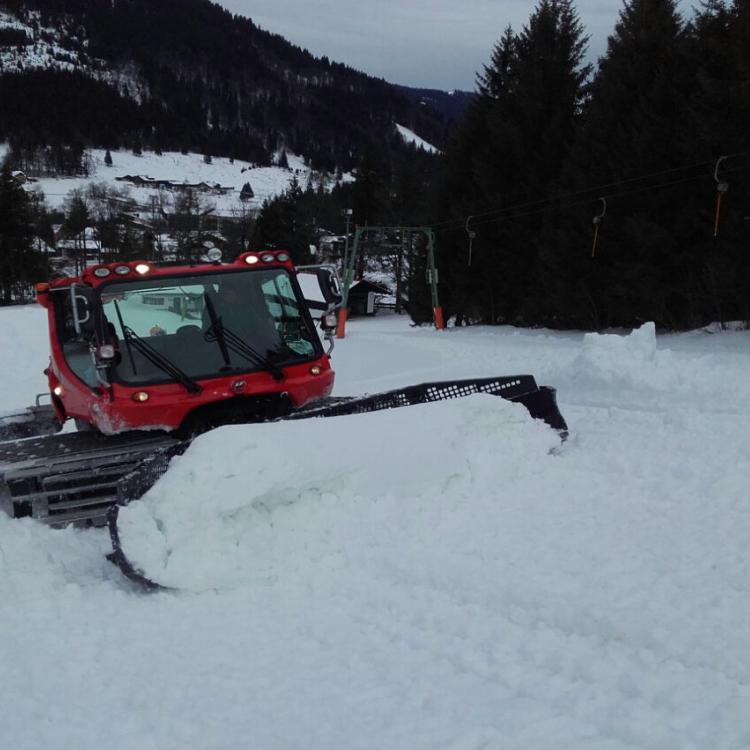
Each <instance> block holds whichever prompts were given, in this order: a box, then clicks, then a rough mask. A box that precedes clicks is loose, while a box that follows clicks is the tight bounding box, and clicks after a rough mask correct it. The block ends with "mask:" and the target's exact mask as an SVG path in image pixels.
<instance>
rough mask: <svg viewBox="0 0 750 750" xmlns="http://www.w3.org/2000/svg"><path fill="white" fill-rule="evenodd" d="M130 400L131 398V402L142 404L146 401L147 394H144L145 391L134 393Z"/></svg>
mask: <svg viewBox="0 0 750 750" xmlns="http://www.w3.org/2000/svg"><path fill="white" fill-rule="evenodd" d="M130 398H132V399H133V401H137V402H138V403H139V404H142V403H144V402H145V401H148V399H149V395H148V393H146V391H136V392H135V393H134V394H133V395H132V396H131V397H130Z"/></svg>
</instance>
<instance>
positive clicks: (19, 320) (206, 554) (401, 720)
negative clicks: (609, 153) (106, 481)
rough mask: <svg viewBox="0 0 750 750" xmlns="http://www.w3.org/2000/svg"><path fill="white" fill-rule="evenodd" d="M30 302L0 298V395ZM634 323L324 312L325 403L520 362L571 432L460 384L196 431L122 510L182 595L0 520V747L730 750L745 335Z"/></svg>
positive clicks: (41, 336)
mask: <svg viewBox="0 0 750 750" xmlns="http://www.w3.org/2000/svg"><path fill="white" fill-rule="evenodd" d="M30 310H31V308H29V309H27V310H23V309H22V310H1V309H0V343H1V344H2V351H4V352H7V353H9V356H7V357H6V358H5V359H4V360H3V373H2V376H1V377H2V384H3V386H4V387H5V386H7V387H9V388H10V389H11V390H13V391H15V393H16V396H17V397H20V396H23V401H24V403H25V402H27V401H28V398H27V395H28V394H33V391H34V389H35V386H34V385H33V382H32V379H31V378H32V374H33V373H35V372H38V371H39V370H40V369H41V367H42V366H43V365H42V364H40V361H43V359H44V358H45V357H46V332H45V326H44V319H43V316H42V315H41V313H43V311H41V310H38V311H37V312H38V313H40V315H38V316H37V317H34V316H33V315H30V314H29V313H30ZM639 336H640V337H642V338H640V339H639ZM615 339H617V340H618V341H619V343H617V342H616V341H615ZM653 341H654V340H653V337H652V336H651V334H650V333H649V331H648V329H647V330H646V331H641V332H639V333H637V334H636V336H635V337H630V336H628V337H612V338H611V339H610V338H609V337H593V336H592V337H590V338H589V339H587V340H586V343H584V336H583V335H582V334H580V333H568V334H554V333H551V332H548V331H547V332H540V331H527V330H523V331H519V330H514V329H512V328H482V327H478V326H477V327H472V328H468V329H458V330H454V331H450V332H442V333H438V332H435V331H432V330H429V329H427V328H423V329H412V328H410V327H409V326H408V322H407V321H406V320H404V319H399V318H398V317H397V316H388V317H385V316H384V317H380V316H378V317H376V318H374V319H365V320H363V319H356V320H352V321H350V324H349V325H348V326H347V338H346V339H344V340H342V341H339V342H337V347H336V350H335V351H334V364H335V367H336V370H337V384H338V386H337V390H338V392H339V393H340V394H346V393H349V394H355V393H362V392H365V391H375V390H380V389H381V388H385V387H395V386H398V385H404V384H407V383H410V382H424V381H426V380H432V379H438V378H441V377H443V378H450V377H466V376H471V375H475V376H478V375H493V374H502V373H505V374H512V373H521V372H531V373H533V374H534V375H537V376H539V380H540V382H546V383H549V384H550V385H554V386H558V387H559V392H558V395H559V401H560V405H561V410H562V412H563V414H564V416H565V417H566V419H567V420H568V423H569V424H570V427H571V437H570V438H569V439H568V441H567V442H566V443H565V444H564V445H563V446H562V447H561V448H558V449H556V450H555V452H554V453H553V454H550V453H549V452H548V448H549V445H550V443H549V442H548V441H550V440H553V439H554V441H555V442H557V438H556V437H554V434H553V433H551V431H548V430H547V429H546V428H545V427H544V426H543V425H538V424H536V423H532V422H530V421H529V419H528V417H527V415H526V413H525V412H524V411H522V410H521V411H519V409H514V408H513V407H512V406H511V405H509V404H505V403H503V402H501V401H500V400H499V399H495V400H491V399H492V397H489V396H487V397H484V398H481V397H477V398H476V399H470V400H464V401H463V402H454V403H453V404H450V403H448V404H442V405H436V406H434V407H432V406H426V407H423V408H421V407H412V408H405V409H401V410H400V411H393V412H390V413H383V414H380V415H378V414H374V415H370V416H368V417H351V418H342V419H340V420H320V421H319V422H299V423H297V424H296V425H293V424H292V423H287V424H278V425H264V426H255V427H253V426H247V427H232V428H225V429H223V430H219V431H216V432H214V433H212V434H209V435H205V436H203V437H202V438H200V439H199V440H198V441H196V443H195V445H194V447H193V449H191V451H190V452H188V453H187V454H186V455H185V456H184V457H182V458H181V459H180V460H179V461H177V462H175V465H174V467H173V470H172V471H170V473H169V474H168V475H167V476H166V477H165V479H164V481H163V482H162V483H161V484H159V485H157V486H155V487H154V488H153V490H152V493H151V495H150V497H149V498H147V499H146V501H145V502H143V503H141V504H140V505H139V504H133V505H132V506H131V507H130V508H129V509H128V510H127V511H126V513H125V514H124V520H126V519H127V516H129V515H130V514H131V513H133V514H135V513H136V511H138V508H139V507H140V508H141V509H142V510H141V511H139V512H141V513H144V516H143V517H141V518H140V520H138V518H137V517H136V516H135V515H134V516H133V517H132V518H131V521H132V532H133V533H134V536H133V537H132V538H131V540H130V541H132V543H133V549H136V546H137V544H138V543H139V542H142V543H143V542H144V541H145V540H144V539H143V538H142V536H143V535H145V534H146V533H147V529H150V530H149V531H148V533H151V534H152V535H153V540H152V541H153V542H154V543H155V545H156V547H155V548H156V549H158V550H161V553H160V554H159V555H154V556H153V557H154V559H153V560H147V558H148V555H149V554H150V550H151V548H147V549H145V550H142V559H143V560H147V562H148V564H149V565H156V566H157V567H159V568H160V569H161V570H162V571H163V574H164V575H170V576H172V579H171V580H172V581H173V582H176V583H179V584H183V583H184V584H186V585H187V587H188V588H193V589H194V591H187V592H180V593H177V594H173V593H166V594H157V595H144V594H143V593H142V592H140V591H139V590H138V589H136V588H135V587H134V586H132V585H131V584H130V582H128V581H127V580H126V579H124V578H123V577H122V576H121V575H120V573H119V571H118V570H117V569H116V568H115V567H114V566H112V565H110V564H109V563H107V562H106V560H105V559H104V558H103V553H104V551H105V550H106V549H107V546H108V545H107V541H108V540H107V536H106V533H104V532H102V531H90V532H75V531H72V530H66V531H62V532H59V531H54V530H51V529H47V528H45V527H43V526H41V525H39V524H36V523H33V522H31V521H23V522H14V521H10V520H8V519H4V518H2V517H0V669H1V671H2V679H3V696H4V697H3V708H4V712H3V719H2V723H0V739H1V740H2V743H1V744H2V745H3V747H5V746H7V747H9V748H14V750H38V748H45V750H67V749H68V748H77V749H78V748H80V750H89V749H92V750H93V749H94V748H102V747H107V748H108V749H109V750H132V748H134V747H138V748H149V749H150V748H154V750H182V749H183V748H211V750H236V748H242V747H257V748H263V749H264V750H288V749H289V748H310V750H329V748H357V749H358V750H380V749H381V748H388V749H389V750H435V748H440V749H441V750H480V748H482V749H483V750H489V749H490V748H491V749H492V750H495V749H496V748H497V749H498V750H506V749H507V750H515V749H516V748H517V749H518V750H527V749H533V750H536V748H542V749H543V750H578V749H579V748H586V749H587V750H632V749H633V748H638V749H639V750H665V748H669V749H670V750H671V749H672V748H679V749H680V750H688V748H694V749H695V750H703V748H707V747H710V748H722V749H726V750H730V748H731V749H735V748H736V749H737V750H739V749H740V748H746V747H748V746H750V714H749V713H748V710H747V707H748V705H749V702H750V689H749V688H748V685H749V684H750V651H749V650H748V648H747V643H748V635H749V633H750V630H749V626H748V623H750V592H749V591H748V588H749V584H748V582H749V581H750V556H748V551H747V547H748V539H750V512H748V509H749V508H750V484H749V483H748V479H747V478H748V476H750V452H748V450H747V435H748V422H749V420H750V390H749V389H750V386H749V385H748V382H749V380H748V378H747V372H748V369H749V368H750V332H739V331H738V332H731V333H717V334H715V335H707V334H704V333H700V334H695V333H694V334H685V335H674V336H658V337H656V340H655V341H656V347H655V349H654V347H653ZM24 362H25V364H24ZM24 367H26V368H27V373H28V376H29V382H28V383H26V384H24V383H22V382H21V375H20V373H21V370H22V368H24ZM639 368H640V373H639ZM16 371H18V375H16V374H15V373H16ZM662 371H663V372H665V373H668V374H669V376H670V377H669V378H664V380H660V378H661V377H662V376H661V373H662ZM622 373H625V377H624V378H623V377H622ZM672 377H674V378H676V380H675V381H674V382H671V379H672ZM592 390H593V391H595V393H594V394H593V395H592ZM667 396H669V397H667ZM0 397H2V398H6V394H5V393H4V392H3V391H2V390H1V389H0ZM8 398H10V397H8ZM6 404H7V405H8V406H9V407H12V406H16V405H17V404H16V400H15V399H14V400H9V401H7V402H6ZM488 405H491V407H492V408H489V406H488ZM519 408H520V407H519ZM402 417H403V419H404V420H405V421H404V422H403V423H402V422H395V421H392V420H395V419H397V418H398V419H401V418H402ZM407 417H408V420H407ZM507 420H511V421H513V420H515V421H514V422H513V424H510V423H507ZM298 430H299V434H297V431H298ZM159 498H161V499H162V500H163V503H161V504H159V509H158V510H157V504H158V501H159ZM180 503H182V504H184V506H185V509H189V510H191V511H195V512H196V513H198V514H200V513H202V514H203V515H202V516H200V518H199V517H196V518H195V519H194V520H193V521H190V522H188V523H187V524H186V525H182V524H181V523H180V522H179V521H177V520H175V521H174V522H173V521H172V518H174V516H173V515H172V511H170V513H169V514H167V513H166V512H164V513H162V511H161V508H162V507H171V508H172V509H174V510H175V513H176V508H177V507H178V505H179V504H180ZM149 507H150V508H151V509H152V510H151V511H149V512H148V513H145V510H144V509H146V508H149ZM217 509H218V510H220V511H221V513H222V514H223V515H222V516H221V518H217V517H216V511H217ZM162 515H163V516H164V520H165V521H166V523H167V527H166V536H165V535H164V534H162V533H161V532H159V531H158V530H157V529H156V528H155V520H154V519H155V518H157V517H161V516H162ZM201 519H202V520H203V521H204V522H205V524H206V525H205V528H203V527H201V524H200V520H201ZM232 528H234V529H237V530H238V532H239V533H238V534H237V537H236V539H232V538H231V534H230V533H229V530H230V529H232ZM180 534H183V535H185V536H188V537H189V536H190V535H191V534H194V535H196V539H195V540H193V539H191V538H187V539H180V538H179V535H180ZM175 539H178V541H180V544H179V545H176V544H175V545H173V547H172V548H173V549H175V550H176V552H177V553H179V554H177V555H176V556H175V554H176V552H173V555H172V556H173V557H174V559H172V558H171V557H170V558H169V559H168V560H166V562H165V552H166V550H167V549H169V546H168V544H167V541H169V543H172V541H174V540H175ZM227 541H230V542H231V544H233V545H234V546H233V547H231V546H230V547H227V546H226V542H227ZM183 542H184V544H183ZM191 545H192V550H193V554H194V557H193V559H189V556H188V552H189V550H190V549H191ZM227 549H229V550H231V553H228V554H226V555H223V553H224V552H226V551H227ZM217 550H218V551H219V553H220V554H219V555H218V556H217V555H214V554H213V553H215V552H216V551H217ZM180 557H182V559H180ZM227 572H228V573H231V574H232V575H233V576H234V577H233V578H232V579H231V586H233V587H235V588H231V589H227V588H224V587H225V586H226V585H227V580H226V579H224V578H223V576H224V575H225V574H226V573H227ZM217 580H218V581H219V585H218V587H217V588H216V589H215V590H214V589H212V590H206V589H207V587H209V586H211V585H213V584H216V582H217ZM196 707H199V708H198V709H197V708H196Z"/></svg>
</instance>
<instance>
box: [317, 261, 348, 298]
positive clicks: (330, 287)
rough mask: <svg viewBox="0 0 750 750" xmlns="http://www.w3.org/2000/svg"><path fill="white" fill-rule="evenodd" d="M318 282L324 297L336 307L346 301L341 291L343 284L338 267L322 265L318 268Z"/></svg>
mask: <svg viewBox="0 0 750 750" xmlns="http://www.w3.org/2000/svg"><path fill="white" fill-rule="evenodd" d="M316 275H317V277H318V284H320V291H321V292H323V299H324V300H325V301H326V302H327V303H328V304H329V305H333V306H334V307H338V306H339V305H340V304H341V303H342V302H343V301H344V295H343V294H342V293H341V284H340V283H339V277H338V274H337V273H336V269H334V268H332V267H331V266H321V267H320V268H318V269H317V271H316Z"/></svg>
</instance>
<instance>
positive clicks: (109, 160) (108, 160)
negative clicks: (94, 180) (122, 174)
mask: <svg viewBox="0 0 750 750" xmlns="http://www.w3.org/2000/svg"><path fill="white" fill-rule="evenodd" d="M104 163H105V164H106V165H107V166H108V167H111V166H112V154H111V153H110V152H109V149H107V153H105V154H104Z"/></svg>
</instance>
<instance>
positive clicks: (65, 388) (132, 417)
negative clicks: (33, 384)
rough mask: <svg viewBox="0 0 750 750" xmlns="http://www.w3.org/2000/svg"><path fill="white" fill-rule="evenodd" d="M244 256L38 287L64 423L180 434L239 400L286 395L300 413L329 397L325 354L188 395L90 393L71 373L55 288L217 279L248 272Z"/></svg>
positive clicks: (116, 389) (155, 387)
mask: <svg viewBox="0 0 750 750" xmlns="http://www.w3.org/2000/svg"><path fill="white" fill-rule="evenodd" d="M247 255H270V254H266V253H262V254H254V253H253V254H249V253H246V254H243V255H241V256H240V257H239V258H238V259H237V260H236V261H235V262H234V263H231V264H222V265H221V266H217V265H216V264H210V263H207V264H201V265H196V266H170V267H167V268H159V267H157V266H155V265H153V264H151V263H146V261H134V262H132V263H112V264H107V266H106V267H108V268H114V267H115V266H125V265H127V266H130V267H131V268H132V269H135V266H136V265H138V264H147V265H148V266H149V271H148V275H147V277H146V276H143V275H137V274H136V273H135V271H133V273H132V274H131V275H125V276H119V275H118V276H109V277H107V278H98V277H97V276H95V275H94V270H95V269H96V268H97V267H91V268H87V269H86V270H85V271H84V273H83V274H82V275H81V277H79V278H68V279H61V280H57V281H54V282H52V283H50V284H49V285H48V289H46V290H45V289H44V286H45V285H40V287H39V288H38V293H37V299H38V301H39V303H40V304H41V305H42V306H44V307H45V308H46V309H47V315H48V324H49V335H50V348H51V356H50V366H49V368H48V369H47V370H46V374H47V376H48V380H49V388H50V393H51V394H52V402H53V404H54V406H55V410H56V413H57V416H58V418H59V419H60V421H61V422H63V421H65V419H68V418H76V419H80V420H83V421H85V422H88V423H89V424H91V425H92V426H94V427H95V428H96V429H97V430H99V431H100V432H103V433H105V434H112V433H116V432H123V431H126V430H137V429H166V430H176V429H178V428H179V427H180V425H181V424H182V423H183V421H184V419H185V417H186V416H187V415H188V414H189V413H190V412H192V411H193V410H194V409H196V408H197V407H201V406H205V405H209V404H216V403H218V402H222V401H226V400H228V399H236V398H240V397H252V396H265V395H271V394H286V395H287V396H288V398H289V400H290V401H291V403H292V405H293V407H295V408H298V407H301V406H304V405H305V404H308V403H310V402H312V401H315V400H317V399H320V398H324V397H325V396H328V395H329V394H330V393H331V391H332V389H333V381H334V372H333V370H332V369H331V364H330V358H329V357H328V356H327V355H325V354H323V355H322V356H321V357H319V358H317V359H316V360H314V361H306V362H303V363H296V364H292V365H290V366H284V367H283V372H284V376H285V377H284V379H283V380H281V381H277V380H274V378H273V376H272V375H271V373H269V372H267V371H265V370H263V371H256V372H248V373H233V374H232V375H230V376H219V377H212V378H205V379H199V380H197V382H198V384H199V385H200V386H201V388H202V390H201V392H200V393H188V392H187V391H186V389H185V388H184V387H183V386H182V385H180V384H179V383H159V384H150V385H141V386H126V385H123V384H120V383H116V382H115V383H112V384H111V386H110V387H109V388H107V387H104V386H98V387H96V388H91V387H90V386H88V385H87V384H86V383H84V382H83V381H82V380H80V379H79V378H78V377H77V376H76V375H75V374H74V373H73V371H72V370H71V369H70V367H69V366H68V363H67V361H66V359H65V356H64V355H63V351H62V346H61V344H60V336H59V335H58V334H59V332H58V330H57V319H56V313H55V308H54V305H53V303H52V301H51V300H50V299H49V295H50V293H53V292H52V291H51V290H53V289H63V288H67V287H70V286H71V285H72V284H73V283H84V284H87V285H90V286H92V287H95V288H96V287H100V286H102V285H104V284H106V283H109V282H112V281H113V280H116V281H117V282H123V281H127V280H128V279H132V280H140V279H143V278H149V279H150V278H155V277H159V276H163V277H175V276H179V275H182V274H185V275H191V276H195V275H198V274H201V273H206V274H213V273H216V272H217V271H231V270H233V269H234V270H244V271H247V270H248V265H247V264H246V263H245V261H244V259H245V257H247ZM262 267H263V268H274V267H284V268H287V269H289V270H290V271H293V265H292V263H291V261H286V262H285V261H279V260H274V261H273V262H267V263H263V265H262ZM137 392H145V393H147V394H148V400H146V401H143V402H138V401H135V400H133V394H135V393H137Z"/></svg>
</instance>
